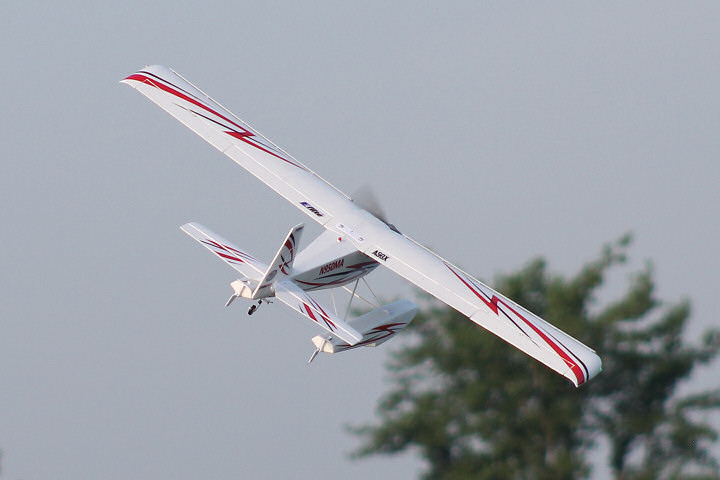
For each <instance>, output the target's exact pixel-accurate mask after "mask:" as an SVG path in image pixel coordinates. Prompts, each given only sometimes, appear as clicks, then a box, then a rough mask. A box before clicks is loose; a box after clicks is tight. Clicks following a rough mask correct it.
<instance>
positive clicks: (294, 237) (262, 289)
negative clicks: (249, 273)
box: [252, 224, 305, 298]
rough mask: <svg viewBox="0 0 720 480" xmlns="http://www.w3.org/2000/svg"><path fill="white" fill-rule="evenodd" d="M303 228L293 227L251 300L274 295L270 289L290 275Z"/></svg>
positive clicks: (299, 226) (301, 226) (300, 226)
mask: <svg viewBox="0 0 720 480" xmlns="http://www.w3.org/2000/svg"><path fill="white" fill-rule="evenodd" d="M304 228H305V225H303V224H300V225H295V226H294V227H293V228H292V229H291V230H290V232H289V233H288V234H287V237H285V240H284V241H283V243H282V245H281V246H280V249H279V250H278V252H277V253H276V254H275V258H273V260H272V262H270V266H269V267H268V269H267V271H266V272H265V275H264V276H263V278H262V279H261V280H260V283H259V284H258V286H257V287H256V288H255V291H254V292H253V294H252V298H265V297H269V296H272V295H274V292H273V288H272V287H273V285H274V284H275V282H277V281H278V280H280V279H282V278H285V277H287V276H289V275H290V273H291V271H292V266H293V262H294V261H295V255H296V254H297V251H298V245H299V244H300V237H301V236H302V232H303V229H304Z"/></svg>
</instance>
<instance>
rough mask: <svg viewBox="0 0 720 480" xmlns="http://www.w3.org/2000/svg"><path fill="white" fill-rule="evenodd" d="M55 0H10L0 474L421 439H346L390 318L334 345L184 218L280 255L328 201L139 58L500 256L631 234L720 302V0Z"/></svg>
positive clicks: (374, 463) (245, 474) (181, 463)
mask: <svg viewBox="0 0 720 480" xmlns="http://www.w3.org/2000/svg"><path fill="white" fill-rule="evenodd" d="M46 3H48V5H37V4H34V3H32V2H3V4H2V6H1V7H0V31H1V32H2V39H3V41H2V42H0V65H2V67H3V71H4V75H3V78H4V80H3V89H2V93H0V105H2V107H3V112H4V115H2V116H1V117H0V127H2V132H3V134H2V136H0V152H1V153H2V157H3V158H2V163H1V164H0V165H1V167H0V168H2V173H1V174H0V195H2V197H1V199H2V203H1V205H2V207H1V208H0V222H1V223H2V225H3V226H4V227H5V230H4V235H3V242H2V251H3V254H2V255H0V292H1V293H0V389H1V391H2V393H1V394H0V449H1V450H2V451H3V465H2V467H3V471H2V474H3V476H4V477H7V478H12V479H20V478H23V479H36V478H38V479H39V478H55V479H63V478H68V479H70V478H72V479H77V480H83V479H88V480H90V479H97V478H104V479H108V480H112V479H127V478H168V479H170V478H172V479H173V480H183V479H197V478H213V479H218V480H223V479H230V478H283V479H286V478H309V477H315V478H317V477H319V476H327V475H330V476H337V475H340V474H341V475H342V477H343V478H345V479H348V480H352V479H361V478H363V479H364V478H368V477H370V476H373V477H393V478H407V477H410V476H412V475H413V474H414V472H415V471H416V470H417V468H418V467H419V465H420V464H419V462H417V461H415V460H413V459H412V458H409V457H405V458H404V459H401V460H397V459H372V460H368V461H363V462H350V461H349V460H347V458H346V454H347V452H348V451H350V450H351V449H352V448H353V447H354V446H355V445H356V444H357V442H356V441H355V439H353V438H352V437H350V436H349V435H347V434H346V433H345V432H344V431H343V425H344V424H346V423H358V422H362V421H365V420H367V419H369V418H371V416H372V412H373V409H374V408H375V404H376V401H377V399H378V397H379V396H380V395H381V393H382V391H383V389H384V386H385V383H384V380H383V377H384V371H383V368H382V364H383V361H384V358H385V355H386V353H387V350H388V349H387V348H386V347H392V343H391V344H388V345H386V346H384V347H383V348H380V349H377V350H366V351H358V352H352V353H347V354H344V355H338V356H335V357H329V356H326V357H323V358H319V359H318V360H317V361H316V363H315V364H313V366H312V367H311V368H308V367H307V366H306V365H305V361H306V359H307V357H308V356H309V354H310V353H311V351H312V346H311V344H310V341H309V339H310V338H311V337H312V336H313V335H314V334H315V331H314V330H313V329H312V328H311V327H310V326H309V325H307V324H306V323H305V322H304V321H303V320H302V319H301V318H298V317H296V316H295V315H293V314H292V313H290V312H289V311H288V310H286V309H283V308H282V307H280V306H277V305H272V306H270V307H264V308H263V309H261V310H260V311H258V313H257V314H256V315H254V316H253V317H251V318H248V317H247V316H246V315H245V309H244V308H243V306H242V305H239V306H238V304H237V303H236V304H234V305H233V306H232V307H231V308H228V309H224V308H223V304H224V302H225V300H226V299H227V297H228V296H229V295H230V293H231V289H230V287H229V285H228V284H229V282H230V281H232V280H233V279H234V278H235V277H234V276H233V272H232V271H231V270H230V269H227V267H225V266H224V265H222V264H220V262H217V261H216V260H215V259H213V258H212V257H211V256H210V255H209V254H207V252H205V251H204V250H203V249H200V248H199V247H198V246H197V245H196V244H194V242H192V240H190V239H189V238H187V237H186V236H185V235H183V234H182V232H180V230H178V226H179V225H181V224H183V223H185V222H187V221H199V222H201V223H203V224H206V225H208V226H209V227H211V228H213V229H214V230H216V231H218V232H219V233H221V234H223V235H224V236H226V237H227V238H230V239H232V240H233V241H234V242H235V243H237V244H238V245H242V246H244V247H245V248H247V249H248V250H249V251H251V252H253V253H255V254H256V255H257V256H259V257H261V258H266V257H269V256H270V255H272V253H274V250H275V248H276V246H277V245H276V244H277V243H278V242H279V241H280V240H281V237H282V236H283V235H284V234H285V233H286V232H287V230H288V229H289V227H290V226H292V225H294V224H295V223H297V222H298V221H299V220H300V221H304V220H305V219H304V218H301V216H300V215H299V214H298V212H297V211H296V210H295V209H294V208H292V207H291V206H288V205H285V203H284V201H282V200H281V199H280V198H279V197H277V196H276V195H275V194H274V193H273V192H271V191H270V190H269V189H267V188H266V187H265V186H264V185H262V184H261V183H260V182H259V181H257V180H255V179H254V178H253V177H251V176H250V175H249V174H247V173H246V172H244V171H242V170H241V169H240V168H238V167H237V166H236V165H235V164H234V163H233V162H232V161H230V160H229V159H227V158H225V157H223V156H222V155H220V154H219V153H218V152H216V151H215V150H214V149H213V148H212V147H210V146H209V145H207V144H205V143H204V142H203V141H202V140H200V139H199V138H196V137H195V136H194V135H192V134H191V133H190V132H189V131H188V130H186V129H185V128H184V127H182V126H181V125H179V124H178V123H177V122H175V121H174V120H173V119H171V118H170V117H169V116H168V115H167V114H165V113H164V112H162V111H160V110H159V109H158V108H157V107H155V106H154V105H152V104H151V103H150V102H148V101H147V100H146V99H144V98H142V96H140V95H138V94H137V93H136V92H134V91H133V90H132V89H130V88H128V87H126V86H123V85H120V84H119V83H117V82H118V80H120V79H121V78H123V77H124V76H126V75H128V74H130V73H132V72H133V71H135V70H137V69H139V68H140V67H142V66H143V65H145V64H148V63H162V64H165V65H168V66H170V67H172V68H174V69H176V70H177V71H178V72H180V73H181V74H182V75H184V76H185V77H187V78H188V79H189V80H190V81H192V82H193V83H195V84H197V85H198V86H199V87H201V88H202V89H204V90H205V91H207V92H208V93H209V94H211V95H212V96H213V97H215V98H216V99H217V100H219V101H220V102H221V103H223V104H224V105H225V106H226V107H228V108H229V109H230V110H231V111H233V112H235V113H236V114H238V115H239V116H240V117H241V118H243V119H245V120H247V121H248V122H249V123H250V124H252V125H253V126H255V127H256V128H257V129H258V130H259V131H261V132H262V133H263V134H265V135H266V136H268V137H269V138H270V139H272V140H273V141H275V142H276V143H277V144H279V145H280V146H282V147H283V148H285V149H286V150H287V151H289V152H290V153H291V154H293V155H294V156H295V157H297V158H298V159H299V160H300V161H302V162H303V163H305V164H307V165H308V166H310V167H311V168H312V169H313V170H315V171H316V172H318V173H319V174H320V175H322V176H323V177H324V178H326V179H327V180H329V181H330V182H332V183H333V184H335V185H336V186H338V187H339V188H340V189H342V190H343V191H345V192H346V193H349V194H351V193H352V192H353V190H354V189H355V188H357V187H359V186H360V185H363V184H371V185H372V186H373V189H374V190H375V192H376V193H377V195H378V196H379V197H380V199H381V200H382V201H383V203H384V204H385V206H386V207H385V208H386V210H387V213H388V214H389V215H390V217H391V220H392V221H393V223H395V224H397V225H398V226H399V227H400V228H401V229H402V230H403V232H404V233H407V234H408V235H410V236H411V237H413V238H414V239H416V240H418V241H420V242H421V243H424V244H425V245H427V246H429V247H431V248H433V249H435V250H436V251H437V252H438V253H439V254H441V255H443V256H445V257H447V258H448V259H449V260H451V261H453V262H454V263H457V264H458V265H460V266H462V267H463V268H464V269H466V270H468V271H469V272H471V273H473V274H475V275H478V276H480V277H481V278H485V279H492V277H493V275H495V274H496V273H498V272H501V271H511V270H513V269H516V268H518V267H520V266H521V265H523V264H524V263H525V262H526V261H527V260H528V259H529V258H531V257H534V256H536V255H544V256H546V257H547V258H548V260H549V262H550V266H551V268H552V269H553V270H555V271H558V272H563V273H570V272H573V271H575V270H576V269H577V268H578V267H579V266H580V265H581V264H582V262H584V261H586V260H587V259H589V258H590V257H592V256H593V255H595V254H596V253H597V252H598V251H599V249H600V248H601V246H602V244H604V243H606V242H607V241H610V240H613V239H616V238H618V237H619V236H620V235H622V234H623V233H625V232H627V231H633V232H634V233H635V238H636V240H635V243H634V246H633V248H632V255H633V259H634V263H633V266H634V267H635V268H638V267H639V266H641V265H642V262H643V261H644V260H645V259H648V258H649V259H652V260H653V261H654V262H655V266H656V272H657V276H658V280H659V287H660V289H659V294H660V295H661V297H662V298H665V299H668V300H673V301H675V300H679V299H681V298H683V297H685V296H689V297H690V298H691V299H692V301H693V305H694V324H693V326H692V333H693V334H697V333H698V332H700V331H701V330H702V329H703V328H706V327H709V326H713V325H716V324H717V321H716V319H715V312H717V311H718V310H719V309H720V299H719V298H720V297H718V295H717V293H716V289H717V286H718V281H717V279H718V273H717V272H718V271H720V259H719V256H718V255H717V253H716V250H717V247H718V245H720V226H719V224H720V222H719V221H718V219H719V218H720V215H719V213H720V206H719V205H720V193H718V192H719V191H720V190H719V189H718V188H717V184H718V180H720V167H719V166H718V154H719V153H720V136H718V135H717V129H718V125H720V114H719V112H720V95H719V94H718V85H720V62H718V56H717V52H718V46H719V43H720V42H719V40H720V36H719V34H718V33H717V26H718V25H720V5H718V4H717V3H714V2H682V3H679V2H655V1H654V2H640V3H633V5H632V6H628V5H627V2H601V3H596V4H590V3H589V2H585V3H580V4H578V3H559V2H550V3H546V2H542V4H541V3H540V2H537V3H531V2H515V3H509V2H494V3H487V4H481V3H480V2H454V3H450V4H448V3H447V2H445V3H444V4H443V5H441V4H440V3H439V2H438V3H434V2H393V3H392V6H388V5H387V4H386V2H362V3H361V4H357V5H344V4H343V5H339V2H312V3H306V4H300V3H296V2H273V3H268V2H237V1H233V2H230V1H224V2H221V1H208V2H202V3H201V4H196V3H192V2H163V1H160V2H136V1H129V2H121V3H117V4H108V5H101V3H99V2H89V1H76V2H71V3H69V4H60V3H58V4H57V5H56V4H54V3H51V2H46ZM309 233H310V232H307V233H306V236H307V238H306V240H307V239H309V238H310V236H309ZM623 275H624V274H622V275H619V276H618V277H617V278H616V279H614V280H615V281H616V282H618V284H617V285H618V286H617V287H616V288H621V286H622V282H623V281H624V280H625V278H624V276H623ZM373 276H377V277H378V278H377V282H376V284H377V285H378V286H379V289H380V290H384V292H385V294H386V295H388V296H392V295H395V294H399V293H402V292H407V291H408V288H407V287H406V286H405V284H404V282H403V281H402V280H400V279H395V278H394V277H393V276H392V275H390V274H385V275H383V274H380V275H376V274H374V275H373ZM371 279H372V277H371ZM280 325H282V327H283V328H287V329H289V332H287V333H283V334H282V335H276V334H275V333H276V332H277V331H278V329H279V326H280ZM483 334H485V333H484V332H482V331H481V330H478V335H483ZM600 353H602V352H600ZM712 380H713V379H712V378H710V377H709V376H708V377H707V378H705V377H703V376H702V375H701V376H699V377H698V378H696V379H695V382H696V384H697V385H708V384H709V383H708V382H711V381H712Z"/></svg>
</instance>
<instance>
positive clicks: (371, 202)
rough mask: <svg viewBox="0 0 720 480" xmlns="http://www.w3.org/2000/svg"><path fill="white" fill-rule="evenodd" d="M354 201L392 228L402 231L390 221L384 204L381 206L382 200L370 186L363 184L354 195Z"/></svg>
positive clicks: (395, 230)
mask: <svg viewBox="0 0 720 480" xmlns="http://www.w3.org/2000/svg"><path fill="white" fill-rule="evenodd" d="M352 201H353V203H355V204H356V205H357V206H358V207H360V208H362V209H363V210H365V211H366V212H368V213H370V214H372V215H373V216H374V217H375V218H377V219H378V220H380V221H381V222H383V223H384V224H385V225H387V226H388V227H390V230H392V231H393V232H397V233H400V230H398V229H397V227H396V226H395V225H393V224H392V223H390V222H389V221H388V219H387V215H386V214H385V210H383V208H382V206H380V201H379V200H378V198H377V196H376V195H375V192H374V191H373V190H372V189H371V188H370V187H369V186H367V185H363V186H362V187H360V188H358V189H357V190H355V193H354V194H353V196H352Z"/></svg>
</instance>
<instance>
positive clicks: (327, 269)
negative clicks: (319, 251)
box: [320, 258, 345, 275]
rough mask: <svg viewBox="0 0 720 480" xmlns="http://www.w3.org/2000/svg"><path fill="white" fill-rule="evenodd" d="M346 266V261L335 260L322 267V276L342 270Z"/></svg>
mask: <svg viewBox="0 0 720 480" xmlns="http://www.w3.org/2000/svg"><path fill="white" fill-rule="evenodd" d="M344 264H345V259H343V258H341V259H339V260H335V261H334V262H330V263H328V264H327V265H323V266H322V267H320V275H324V274H326V273H328V272H332V271H333V270H335V269H336V268H340V267H342V266H343V265H344Z"/></svg>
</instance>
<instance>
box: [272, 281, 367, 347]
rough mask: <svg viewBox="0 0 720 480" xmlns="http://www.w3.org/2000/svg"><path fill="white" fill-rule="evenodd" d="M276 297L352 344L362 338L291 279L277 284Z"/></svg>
mask: <svg viewBox="0 0 720 480" xmlns="http://www.w3.org/2000/svg"><path fill="white" fill-rule="evenodd" d="M275 297H276V298H277V299H278V300H280V301H281V302H283V303H284V304H285V305H287V306H289V307H290V308H292V309H293V310H295V311H296V312H298V313H301V314H302V315H304V316H306V317H307V318H309V319H310V320H312V321H313V322H315V323H316V324H317V325H320V326H321V327H322V328H324V329H325V330H327V331H328V332H330V333H332V334H333V335H335V336H337V337H339V338H341V339H343V340H344V341H345V342H347V343H348V344H350V345H355V344H356V343H358V342H360V341H361V340H362V334H360V332H358V331H357V330H355V329H354V328H353V327H351V326H350V325H348V324H347V323H345V322H343V321H342V320H340V319H339V318H338V317H337V316H336V315H334V314H332V313H331V312H329V311H328V310H327V309H325V308H324V307H323V306H321V305H320V304H319V303H318V302H317V301H316V300H315V299H314V298H312V297H311V296H310V295H308V294H307V293H306V292H305V291H303V290H302V289H301V288H300V287H298V286H297V285H295V284H294V283H293V282H292V281H291V280H281V281H279V282H277V283H276V284H275Z"/></svg>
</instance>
